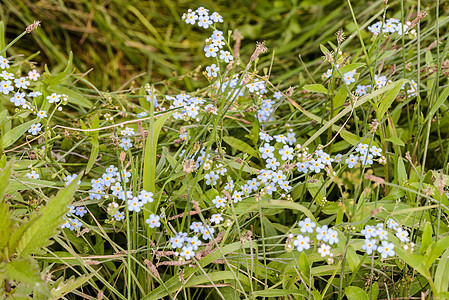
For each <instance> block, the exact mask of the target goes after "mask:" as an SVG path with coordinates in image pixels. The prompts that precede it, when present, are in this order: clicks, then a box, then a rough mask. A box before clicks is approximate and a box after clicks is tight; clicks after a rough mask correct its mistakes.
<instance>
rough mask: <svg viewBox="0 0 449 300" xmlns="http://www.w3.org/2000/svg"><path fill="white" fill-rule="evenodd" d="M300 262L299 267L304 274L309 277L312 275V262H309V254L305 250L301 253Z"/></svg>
mask: <svg viewBox="0 0 449 300" xmlns="http://www.w3.org/2000/svg"><path fill="white" fill-rule="evenodd" d="M298 264H299V269H300V270H301V272H302V273H303V274H304V276H305V277H306V278H307V279H308V278H309V277H310V264H309V259H308V258H307V255H306V253H305V252H301V255H300V256H299V262H298ZM307 281H308V280H307Z"/></svg>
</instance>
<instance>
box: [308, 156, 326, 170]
mask: <svg viewBox="0 0 449 300" xmlns="http://www.w3.org/2000/svg"><path fill="white" fill-rule="evenodd" d="M309 169H310V170H311V171H315V173H319V172H321V170H322V169H324V164H323V163H322V162H321V160H320V159H312V160H311V161H310V162H309Z"/></svg>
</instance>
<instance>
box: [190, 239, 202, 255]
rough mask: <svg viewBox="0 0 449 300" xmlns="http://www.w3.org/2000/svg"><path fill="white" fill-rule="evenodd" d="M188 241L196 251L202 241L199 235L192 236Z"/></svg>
mask: <svg viewBox="0 0 449 300" xmlns="http://www.w3.org/2000/svg"><path fill="white" fill-rule="evenodd" d="M187 243H188V244H189V245H190V246H191V247H192V249H193V250H194V251H196V250H198V247H199V246H201V244H202V243H201V241H200V240H198V237H197V236H194V237H191V238H188V239H187Z"/></svg>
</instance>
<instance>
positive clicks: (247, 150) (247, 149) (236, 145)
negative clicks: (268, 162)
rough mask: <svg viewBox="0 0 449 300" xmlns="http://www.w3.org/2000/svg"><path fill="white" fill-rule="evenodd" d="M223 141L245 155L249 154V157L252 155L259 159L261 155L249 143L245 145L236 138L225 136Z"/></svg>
mask: <svg viewBox="0 0 449 300" xmlns="http://www.w3.org/2000/svg"><path fill="white" fill-rule="evenodd" d="M223 141H225V143H226V144H228V145H229V146H231V147H233V148H235V149H237V150H240V151H242V152H244V153H248V154H249V155H252V156H254V157H258V156H259V154H258V152H257V151H256V150H254V148H253V147H251V146H250V145H248V144H247V143H245V142H244V141H242V140H239V139H237V138H235V137H232V136H224V137H223Z"/></svg>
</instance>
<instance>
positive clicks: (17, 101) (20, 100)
mask: <svg viewBox="0 0 449 300" xmlns="http://www.w3.org/2000/svg"><path fill="white" fill-rule="evenodd" d="M24 97H25V93H19V92H17V93H15V94H14V96H12V97H11V98H10V101H11V102H14V105H15V106H21V105H24V104H25V102H26V100H25V98H24Z"/></svg>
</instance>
